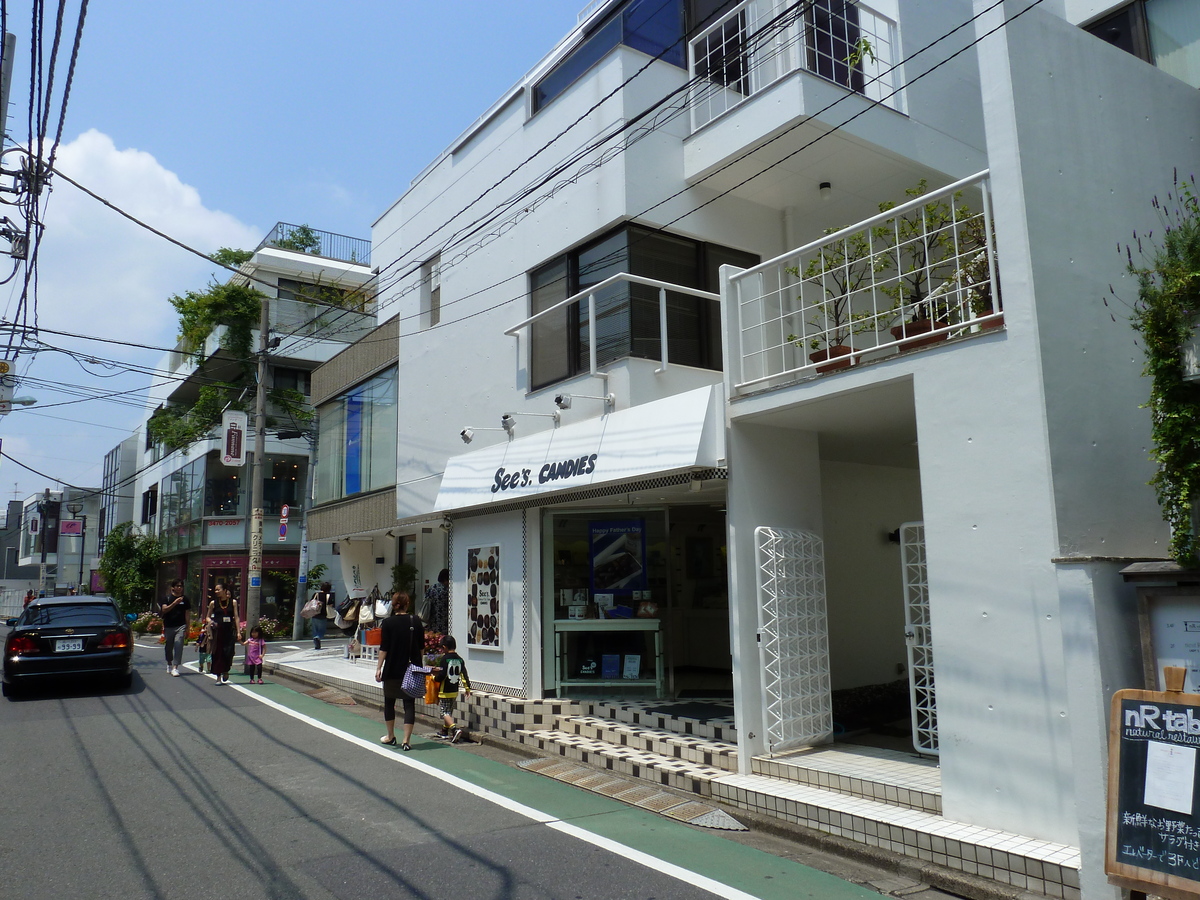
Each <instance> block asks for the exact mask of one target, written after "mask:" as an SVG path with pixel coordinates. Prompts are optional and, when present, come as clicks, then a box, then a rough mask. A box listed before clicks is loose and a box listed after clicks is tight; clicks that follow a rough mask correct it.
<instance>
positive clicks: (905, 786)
mask: <svg viewBox="0 0 1200 900" xmlns="http://www.w3.org/2000/svg"><path fill="white" fill-rule="evenodd" d="M675 705H676V706H679V707H683V706H684V705H685V704H683V703H677V704H675ZM695 705H696V704H693V706H695ZM669 706H670V704H664V703H662V702H659V703H657V704H630V703H628V702H626V703H621V704H619V705H618V703H602V702H598V701H586V700H579V701H575V702H573V703H570V704H568V705H567V706H566V707H565V708H563V709H561V710H559V711H557V712H556V713H554V714H553V715H550V716H547V717H545V719H543V722H541V723H538V724H537V725H534V726H533V727H532V728H528V727H527V728H526V729H521V730H518V731H516V733H515V734H514V735H513V737H514V738H515V739H516V740H518V741H519V742H520V743H522V744H525V745H527V746H529V747H531V748H534V749H536V750H537V751H538V752H539V753H540V754H544V755H548V756H558V757H562V758H564V759H574V760H578V761H580V762H583V763H585V764H587V765H590V766H594V767H595V768H598V769H601V770H605V771H610V772H613V773H615V774H621V775H626V776H630V777H633V778H638V779H641V780H644V781H647V782H650V783H653V784H657V785H661V786H665V787H669V788H673V789H675V790H678V791H683V792H686V793H690V794H694V795H697V796H699V797H704V798H707V799H711V800H713V801H716V802H719V803H722V804H725V805H726V806H727V807H730V808H733V809H735V810H736V809H742V810H746V811H747V812H749V813H751V814H754V815H757V816H760V817H764V818H769V819H776V820H783V821H786V822H790V823H792V824H794V825H798V826H801V827H804V828H809V829H813V830H815V831H820V832H824V833H825V834H830V835H835V836H838V837H842V838H846V839H848V840H851V841H854V842H856V843H860V844H866V845H869V846H873V847H880V848H882V849H885V850H889V851H892V852H894V853H898V854H900V855H903V856H906V857H909V858H911V859H913V860H916V861H921V862H925V863H931V864H933V865H935V866H937V867H940V868H942V869H949V870H954V871H957V872H959V873H962V874H963V875H966V876H975V877H980V878H984V879H988V880H990V881H994V882H999V883H1001V884H1005V885H1010V886H1012V887H1015V888H1020V889H1022V890H1026V891H1029V892H1030V893H1031V894H1033V895H1043V896H1047V897H1056V898H1059V897H1061V898H1078V897H1079V865H1080V860H1079V851H1078V850H1077V849H1076V848H1073V847H1069V846H1066V845H1063V844H1056V843H1051V842H1047V841H1040V840H1035V839H1033V838H1029V837H1024V836H1021V835H1016V834H1010V833H1007V832H1001V831H997V830H995V829H988V828H982V827H977V826H974V825H969V824H966V823H963V822H956V821H952V820H949V819H946V818H945V817H944V816H943V815H942V814H941V811H942V803H941V772H940V769H939V768H938V766H937V763H936V761H934V760H931V759H928V758H922V757H919V756H917V755H916V754H915V753H912V752H904V751H897V750H892V749H887V748H879V747H869V746H860V745H854V744H835V745H824V746H821V747H815V748H809V749H806V750H800V751H796V752H794V753H788V754H781V755H777V756H761V757H756V758H754V759H752V760H751V761H750V766H749V768H750V774H747V775H743V774H739V773H738V755H737V746H736V739H734V740H728V739H727V738H734V732H733V722H732V716H730V717H729V718H728V719H727V720H726V719H725V718H724V717H721V716H711V715H710V716H707V717H706V718H705V719H703V720H701V719H688V718H686V717H679V716H672V715H669V714H667V713H670V712H671V710H670V709H669ZM531 724H532V723H531Z"/></svg>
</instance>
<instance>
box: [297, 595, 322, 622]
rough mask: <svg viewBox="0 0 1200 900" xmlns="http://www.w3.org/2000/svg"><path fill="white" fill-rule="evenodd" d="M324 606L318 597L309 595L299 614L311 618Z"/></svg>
mask: <svg viewBox="0 0 1200 900" xmlns="http://www.w3.org/2000/svg"><path fill="white" fill-rule="evenodd" d="M324 608H325V604H324V603H323V602H322V601H321V599H320V598H319V597H310V598H309V600H308V602H307V603H305V604H304V608H303V609H301V610H300V615H302V616H304V618H306V619H311V618H312V617H313V616H315V615H316V614H317V613H319V612H320V611H321V610H322V609H324Z"/></svg>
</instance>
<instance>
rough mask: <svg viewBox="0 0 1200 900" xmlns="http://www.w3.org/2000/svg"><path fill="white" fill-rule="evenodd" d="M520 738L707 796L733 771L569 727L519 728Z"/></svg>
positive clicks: (529, 744) (544, 748) (609, 768)
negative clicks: (597, 737) (601, 738)
mask: <svg viewBox="0 0 1200 900" xmlns="http://www.w3.org/2000/svg"><path fill="white" fill-rule="evenodd" d="M516 737H517V740H518V741H519V742H520V743H522V744H524V745H525V746H527V747H532V748H533V749H536V750H537V751H538V752H539V753H544V754H546V755H547V756H561V757H564V758H566V759H576V760H579V761H580V762H583V763H586V764H587V765H589V766H593V767H594V768H597V769H604V770H606V771H610V772H614V773H616V774H618V775H629V776H631V777H633V778H639V779H641V780H643V781H648V782H650V783H652V784H659V785H663V786H664V787H670V788H674V789H675V790H678V791H686V792H688V793H690V794H697V795H699V796H703V797H707V796H710V794H711V788H710V787H709V785H710V784H711V782H712V781H713V779H714V778H720V777H721V776H723V775H729V774H731V773H729V772H727V771H725V770H724V769H718V768H716V767H715V766H705V765H701V764H699V763H693V762H688V761H687V760H683V759H677V758H675V757H673V756H665V755H663V754H661V753H651V752H650V751H647V750H635V749H634V748H632V747H621V746H618V745H615V744H610V743H607V742H606V741H598V740H595V739H593V738H588V737H583V736H582V735H578V734H568V733H567V732H565V731H557V730H545V731H530V730H521V731H517V732H516Z"/></svg>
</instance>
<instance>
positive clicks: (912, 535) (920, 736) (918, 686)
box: [900, 522, 938, 755]
mask: <svg viewBox="0 0 1200 900" xmlns="http://www.w3.org/2000/svg"><path fill="white" fill-rule="evenodd" d="M900 558H901V562H902V564H903V566H904V643H905V644H906V645H907V646H908V691H909V697H910V699H911V701H912V730H913V747H914V748H916V750H917V752H919V753H929V754H933V755H937V752H938V731H937V691H936V690H935V688H934V680H933V629H932V628H931V627H930V622H929V570H928V568H927V567H926V565H925V523H924V522H905V523H904V524H903V525H901V526H900Z"/></svg>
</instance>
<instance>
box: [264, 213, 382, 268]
mask: <svg viewBox="0 0 1200 900" xmlns="http://www.w3.org/2000/svg"><path fill="white" fill-rule="evenodd" d="M263 247H278V248H279V249H281V250H293V251H296V252H298V253H311V254H312V255H313V256H324V257H326V258H327V259H340V260H341V261H342V262H348V263H359V264H360V265H364V266H369V265H370V264H371V242H370V241H368V240H364V239H363V238H352V237H347V236H346V235H344V234H334V233H333V232H332V231H319V230H318V229H316V228H309V227H308V226H307V225H289V224H288V223H286V222H278V223H276V225H275V227H274V228H272V229H271V233H270V234H268V235H267V236H266V237H265V238H263V240H262V243H260V244H259V245H258V246H257V247H256V248H255V250H261V249H262V248H263Z"/></svg>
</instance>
